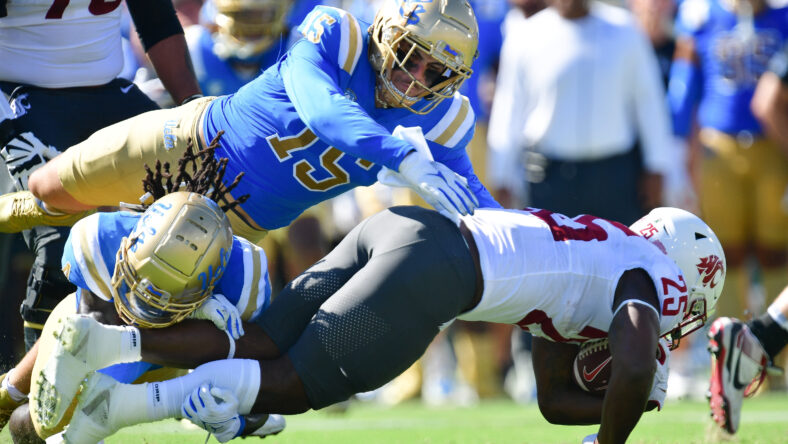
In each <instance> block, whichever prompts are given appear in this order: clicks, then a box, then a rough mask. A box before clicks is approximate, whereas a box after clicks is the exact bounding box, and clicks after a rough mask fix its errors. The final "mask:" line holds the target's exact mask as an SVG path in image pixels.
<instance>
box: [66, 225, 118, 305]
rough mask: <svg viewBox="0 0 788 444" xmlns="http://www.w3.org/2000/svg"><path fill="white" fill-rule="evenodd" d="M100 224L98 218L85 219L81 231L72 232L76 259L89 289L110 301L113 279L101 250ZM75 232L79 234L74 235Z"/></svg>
mask: <svg viewBox="0 0 788 444" xmlns="http://www.w3.org/2000/svg"><path fill="white" fill-rule="evenodd" d="M98 222H99V218H98V217H92V218H89V219H85V220H84V221H83V224H82V225H81V226H80V228H81V229H79V230H72V242H74V245H73V247H74V259H76V261H77V265H78V266H79V269H80V271H81V272H82V277H83V279H85V283H86V284H87V285H88V289H89V290H90V291H91V292H93V293H95V294H96V295H97V296H99V297H101V298H103V299H106V300H110V299H111V298H112V292H111V291H110V287H109V282H110V280H111V277H110V275H109V272H108V270H107V264H106V263H105V262H104V257H103V256H102V255H101V250H100V248H99V245H100V244H99V239H98V231H99V228H98ZM74 231H77V232H76V233H74Z"/></svg>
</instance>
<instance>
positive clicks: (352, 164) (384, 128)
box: [203, 6, 499, 229]
mask: <svg viewBox="0 0 788 444" xmlns="http://www.w3.org/2000/svg"><path fill="white" fill-rule="evenodd" d="M368 26H369V25H368V24H366V23H363V22H360V21H358V20H356V18H355V17H353V16H352V15H350V14H348V13H347V12H345V11H343V10H340V9H336V8H331V7H326V6H318V7H316V8H315V9H314V10H313V11H312V12H311V13H310V14H309V15H308V16H307V17H306V19H305V20H304V22H303V23H302V24H301V26H300V27H299V28H298V30H299V31H300V32H301V33H302V34H303V35H304V36H306V37H305V38H303V39H301V40H299V41H298V42H297V43H295V44H294V45H293V47H292V48H291V49H290V50H289V51H288V52H287V54H285V56H284V57H282V59H281V60H280V61H279V62H278V63H277V64H275V65H274V66H272V67H270V68H269V69H267V70H266V71H265V72H264V73H263V74H262V75H261V76H260V77H258V78H257V79H255V80H253V81H252V82H250V83H248V84H246V85H245V86H244V87H242V88H241V89H240V90H239V91H238V92H237V93H235V94H234V95H229V96H224V97H220V98H218V99H216V100H214V101H213V102H212V103H211V104H210V105H209V107H208V109H207V110H206V113H205V118H204V123H203V125H204V126H203V131H204V134H205V138H206V140H211V139H212V138H213V137H214V136H215V135H216V134H217V132H218V131H220V130H225V134H224V136H222V139H221V146H220V148H218V149H217V150H216V155H217V156H218V157H227V158H229V162H228V164H227V170H226V176H225V177H227V178H233V177H235V175H236V174H238V173H240V172H242V171H243V172H245V176H244V179H243V180H242V181H241V182H240V184H239V186H238V188H236V189H235V190H233V192H232V194H233V196H234V197H236V198H237V197H238V196H240V195H243V194H250V195H251V197H250V199H249V200H248V201H247V202H246V203H244V204H243V205H242V207H243V209H244V211H245V212H246V213H247V214H249V215H250V216H251V217H252V218H253V219H254V220H255V222H256V223H257V224H258V225H260V226H261V227H263V228H266V229H275V228H279V227H283V226H286V225H288V224H289V223H290V222H291V221H292V220H293V219H295V218H296V217H298V215H299V214H301V213H302V212H303V211H304V210H306V209H307V208H309V207H311V206H313V205H315V204H317V203H319V202H322V201H324V200H327V199H329V198H332V197H334V196H337V195H339V194H341V193H344V192H345V191H347V190H350V189H352V188H354V187H356V186H359V185H371V184H373V183H374V182H375V181H376V180H377V173H378V171H379V170H380V168H381V166H386V167H388V168H390V169H392V170H395V171H396V170H397V169H398V167H399V164H400V162H401V161H402V159H403V158H404V157H405V156H406V155H407V154H408V153H410V152H411V151H413V150H414V148H413V147H412V146H411V145H410V144H408V143H407V142H405V141H403V140H401V139H398V138H396V137H393V136H392V135H391V133H392V131H393V130H394V128H395V127H396V126H397V125H402V126H405V127H411V126H420V127H421V128H422V130H423V132H424V134H425V136H426V138H427V141H428V144H429V147H430V150H431V152H432V155H433V157H434V158H435V160H436V161H438V162H441V163H443V164H445V165H446V166H448V167H449V168H451V169H452V170H454V171H455V172H457V173H458V174H460V175H462V176H464V177H466V178H467V179H468V182H469V185H470V187H471V190H472V191H473V192H474V193H475V194H476V196H477V197H478V199H479V201H480V204H481V206H483V207H499V205H498V204H497V203H496V202H495V200H494V199H493V198H492V197H491V196H490V194H489V193H488V192H487V190H486V189H485V188H484V186H483V185H482V184H481V182H480V181H479V180H478V178H477V177H476V175H475V174H474V172H473V168H472V166H471V163H470V160H469V159H468V156H467V154H466V152H465V146H466V145H467V143H468V141H469V140H470V139H471V136H472V135H473V129H474V123H475V114H474V112H473V109H472V108H471V106H470V104H469V102H468V99H467V98H466V97H464V96H462V95H460V94H459V93H458V94H455V96H454V97H453V98H451V99H446V100H444V101H443V102H441V103H440V105H439V106H438V107H436V109H434V110H433V111H431V112H430V113H429V114H427V115H417V114H415V113H412V112H411V111H409V110H408V109H405V108H378V107H376V104H375V93H374V88H375V79H376V72H375V71H374V70H373V69H372V66H371V65H370V63H369V61H368V59H367V50H368V44H369V42H368V39H369V37H368V33H367V28H368ZM416 106H419V105H416Z"/></svg>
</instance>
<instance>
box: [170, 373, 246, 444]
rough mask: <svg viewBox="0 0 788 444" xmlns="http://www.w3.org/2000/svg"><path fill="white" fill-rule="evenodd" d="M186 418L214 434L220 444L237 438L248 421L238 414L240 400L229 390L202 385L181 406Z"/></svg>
mask: <svg viewBox="0 0 788 444" xmlns="http://www.w3.org/2000/svg"><path fill="white" fill-rule="evenodd" d="M181 413H182V414H183V417H184V418H187V419H188V420H189V421H191V422H193V423H194V424H195V425H197V426H198V427H201V428H203V429H205V430H207V431H208V433H211V434H213V436H215V437H216V439H217V440H218V441H219V442H227V441H229V440H231V439H233V438H236V437H237V436H238V435H240V434H241V432H242V431H243V429H244V426H245V425H246V421H245V420H244V417H243V416H241V415H240V414H238V399H237V398H236V397H235V395H233V393H232V392H231V391H229V390H225V389H222V388H219V387H212V386H210V385H208V384H202V385H200V387H198V388H197V389H195V390H194V391H193V392H192V393H191V394H190V395H189V396H187V397H186V400H185V401H183V405H182V406H181Z"/></svg>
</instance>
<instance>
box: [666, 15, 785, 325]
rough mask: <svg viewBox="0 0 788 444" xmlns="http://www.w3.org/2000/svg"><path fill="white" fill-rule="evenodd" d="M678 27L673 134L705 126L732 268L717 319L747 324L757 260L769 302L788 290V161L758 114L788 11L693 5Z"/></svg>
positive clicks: (706, 200) (714, 212)
mask: <svg viewBox="0 0 788 444" xmlns="http://www.w3.org/2000/svg"><path fill="white" fill-rule="evenodd" d="M676 29H677V34H678V38H677V42H676V57H675V61H674V63H673V67H672V69H671V76H670V89H669V102H670V105H671V111H672V118H673V127H674V131H675V133H676V135H677V136H680V137H684V138H690V137H691V136H692V134H693V128H694V125H695V123H696V122H697V127H699V128H700V132H699V135H698V138H699V139H700V143H701V144H702V146H703V157H702V160H701V166H700V188H699V190H698V191H699V198H700V207H701V211H702V213H703V215H704V218H705V219H706V220H707V221H708V223H709V226H711V227H712V229H713V230H714V231H715V232H716V233H717V235H718V236H719V238H720V241H721V242H722V245H723V247H724V248H725V254H726V256H727V258H728V266H729V267H730V270H729V273H728V277H727V283H726V285H725V294H724V295H723V297H722V299H721V301H720V304H719V306H718V309H717V313H718V314H719V315H720V316H735V317H743V316H744V314H745V312H746V311H747V310H748V309H750V307H749V306H748V304H749V296H748V295H749V288H750V277H749V273H748V270H747V267H746V259H747V258H748V256H750V255H751V256H752V257H754V259H756V260H757V263H758V265H759V268H760V276H761V281H762V284H763V288H764V290H765V293H766V300H767V303H768V302H770V301H772V300H773V299H774V298H775V297H776V296H777V295H778V294H779V293H780V291H781V290H782V289H783V287H785V285H786V284H787V283H788V280H787V279H786V278H787V277H788V275H786V269H785V267H786V245H787V243H788V215H787V214H786V212H785V211H784V210H783V209H782V208H781V207H780V201H781V199H782V197H783V194H784V193H785V189H786V186H788V161H786V156H785V153H784V152H782V151H780V149H779V147H778V146H777V145H776V144H775V143H774V142H772V141H771V140H768V139H767V138H765V137H764V133H763V129H762V127H761V125H760V124H759V122H758V121H757V120H756V118H755V116H753V114H752V112H751V110H750V101H751V99H752V97H753V92H754V90H755V85H756V82H757V81H758V79H759V78H760V77H761V75H762V74H763V72H764V71H765V70H766V68H767V65H768V63H769V59H770V57H771V56H772V55H774V54H775V53H776V52H777V51H779V49H780V48H781V46H782V45H783V43H784V42H785V41H786V37H787V36H788V9H785V8H782V9H772V8H771V7H769V6H768V5H767V4H766V3H764V2H763V1H762V0H742V1H739V2H726V1H723V0H686V1H685V2H684V3H682V4H681V6H680V8H679V14H678V18H677V22H676ZM753 308H755V307H753ZM756 311H760V310H756Z"/></svg>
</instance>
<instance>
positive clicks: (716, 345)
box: [707, 325, 736, 434]
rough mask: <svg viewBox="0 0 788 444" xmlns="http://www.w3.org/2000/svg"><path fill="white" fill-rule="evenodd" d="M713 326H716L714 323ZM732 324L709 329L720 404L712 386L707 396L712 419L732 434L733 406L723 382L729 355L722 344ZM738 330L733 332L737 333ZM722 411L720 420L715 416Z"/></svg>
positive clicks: (713, 370) (709, 348) (714, 377)
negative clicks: (717, 402) (725, 332)
mask: <svg viewBox="0 0 788 444" xmlns="http://www.w3.org/2000/svg"><path fill="white" fill-rule="evenodd" d="M712 327H714V326H713V325H712ZM732 327H733V326H732V325H723V326H722V328H720V329H719V330H717V331H716V332H715V331H714V329H713V328H712V329H711V330H710V331H709V334H708V337H709V339H710V341H709V346H708V350H709V352H710V353H711V354H712V356H714V363H713V364H712V365H713V368H712V380H714V379H716V380H717V385H718V386H719V387H720V389H719V395H718V396H717V397H716V398H717V399H719V405H718V406H717V405H715V404H714V400H715V397H714V396H712V393H711V387H709V393H708V394H707V398H708V400H709V407H710V408H711V417H712V420H714V422H715V423H716V424H717V425H718V426H719V427H720V428H722V429H723V430H725V431H726V432H728V433H730V434H734V433H736V430H734V429H733V424H732V422H731V419H730V418H731V408H730V403H729V401H728V398H727V397H726V396H725V393H724V390H723V387H724V384H723V382H722V376H721V375H722V372H723V371H724V369H723V366H724V365H725V359H727V356H726V355H725V353H724V350H723V348H722V347H721V346H720V344H722V343H723V335H724V331H725V329H726V328H728V329H729V328H732ZM735 333H736V332H733V333H732V334H734V335H735ZM716 412H719V413H721V415H722V417H721V418H720V419H719V420H718V419H717V417H716V416H715V413H716Z"/></svg>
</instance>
